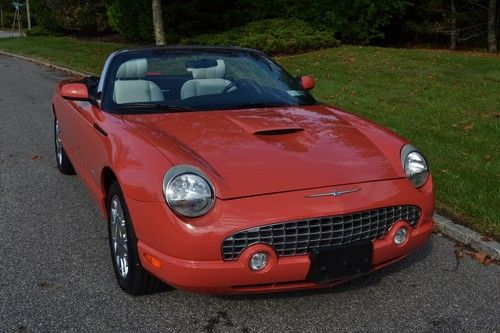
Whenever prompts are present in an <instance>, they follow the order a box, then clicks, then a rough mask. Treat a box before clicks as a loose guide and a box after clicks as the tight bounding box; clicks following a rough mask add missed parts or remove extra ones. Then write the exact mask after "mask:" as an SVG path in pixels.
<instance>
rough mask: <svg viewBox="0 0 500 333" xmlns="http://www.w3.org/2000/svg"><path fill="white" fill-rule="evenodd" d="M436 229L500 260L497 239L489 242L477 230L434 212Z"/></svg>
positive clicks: (499, 247)
mask: <svg viewBox="0 0 500 333" xmlns="http://www.w3.org/2000/svg"><path fill="white" fill-rule="evenodd" d="M433 217H434V221H435V222H436V230H437V231H439V232H440V233H442V234H443V235H445V236H447V237H449V238H451V239H453V240H455V241H457V242H459V243H462V244H465V245H467V246H470V247H471V248H472V249H474V250H476V251H479V252H483V253H485V254H487V255H488V256H490V257H491V259H494V260H500V243H498V242H496V241H490V242H487V241H485V240H483V237H482V236H481V235H480V234H478V233H477V232H475V231H472V230H470V229H469V228H466V227H464V226H463V225H460V224H456V223H453V221H451V220H450V219H447V218H446V217H444V216H441V215H439V214H434V216H433Z"/></svg>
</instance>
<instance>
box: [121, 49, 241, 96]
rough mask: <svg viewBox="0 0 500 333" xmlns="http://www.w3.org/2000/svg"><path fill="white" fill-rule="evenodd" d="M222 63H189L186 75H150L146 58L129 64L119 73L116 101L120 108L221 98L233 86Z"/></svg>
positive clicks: (122, 65)
mask: <svg viewBox="0 0 500 333" xmlns="http://www.w3.org/2000/svg"><path fill="white" fill-rule="evenodd" d="M225 77H226V64H225V62H224V60H222V59H216V60H209V59H202V60H197V61H188V62H187V63H186V73H185V74H181V75H164V74H161V73H158V72H148V61H147V59H146V58H140V59H133V60H128V61H126V62H124V63H123V64H121V65H120V67H119V68H118V71H117V72H116V81H115V83H114V89H113V101H115V102H116V103H117V104H126V103H149V102H163V101H169V100H170V101H178V100H184V99H187V98H192V97H198V96H204V95H213V94H220V93H221V92H223V91H224V89H225V88H226V87H227V86H229V85H230V84H231V81H230V80H228V79H226V78H225Z"/></svg>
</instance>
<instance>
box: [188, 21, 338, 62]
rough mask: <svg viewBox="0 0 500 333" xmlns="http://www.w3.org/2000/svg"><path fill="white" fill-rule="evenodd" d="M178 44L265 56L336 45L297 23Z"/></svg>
mask: <svg viewBox="0 0 500 333" xmlns="http://www.w3.org/2000/svg"><path fill="white" fill-rule="evenodd" d="M181 43H182V44H200V45H225V46H227V45H233V46H241V47H248V48H254V49H258V50H261V51H263V52H265V53H268V54H292V53H300V52H306V51H310V50H316V49H322V48H328V47H334V46H338V45H339V41H338V40H336V39H335V38H334V37H333V34H332V33H330V32H327V31H325V30H318V29H315V28H313V27H311V26H310V25H309V24H307V23H306V22H304V21H301V20H298V19H270V20H260V21H256V22H252V23H248V24H247V25H244V26H242V27H238V28H234V29H231V30H228V31H225V32H222V33H217V34H203V35H198V36H195V37H192V38H185V39H183V40H182V41H181Z"/></svg>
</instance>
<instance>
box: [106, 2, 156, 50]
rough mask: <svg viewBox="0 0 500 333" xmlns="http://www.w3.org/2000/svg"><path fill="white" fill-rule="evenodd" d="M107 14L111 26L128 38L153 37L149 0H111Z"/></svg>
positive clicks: (145, 39) (150, 38)
mask: <svg viewBox="0 0 500 333" xmlns="http://www.w3.org/2000/svg"><path fill="white" fill-rule="evenodd" d="M107 15H108V20H109V25H110V26H111V28H112V29H113V30H115V31H117V32H119V33H120V34H121V35H122V36H124V37H125V38H127V39H128V40H142V41H150V40H152V39H153V20H152V17H151V15H152V13H151V1H150V0H112V1H110V2H109V5H108V10H107Z"/></svg>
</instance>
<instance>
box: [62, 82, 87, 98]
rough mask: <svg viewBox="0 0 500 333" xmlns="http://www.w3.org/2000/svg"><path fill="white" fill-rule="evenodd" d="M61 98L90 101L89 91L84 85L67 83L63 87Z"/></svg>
mask: <svg viewBox="0 0 500 333" xmlns="http://www.w3.org/2000/svg"><path fill="white" fill-rule="evenodd" d="M61 96H62V97H63V98H66V99H71V100H76V101H88V100H89V90H88V88H87V86H86V85H85V84H83V83H67V84H65V85H63V86H62V87H61Z"/></svg>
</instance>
